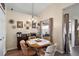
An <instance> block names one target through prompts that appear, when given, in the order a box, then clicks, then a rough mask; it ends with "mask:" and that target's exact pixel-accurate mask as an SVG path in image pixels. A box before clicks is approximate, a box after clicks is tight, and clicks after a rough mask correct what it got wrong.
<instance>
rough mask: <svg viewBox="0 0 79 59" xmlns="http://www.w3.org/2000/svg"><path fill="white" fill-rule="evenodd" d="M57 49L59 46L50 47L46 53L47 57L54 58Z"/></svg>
mask: <svg viewBox="0 0 79 59" xmlns="http://www.w3.org/2000/svg"><path fill="white" fill-rule="evenodd" d="M56 47H57V44H54V45H50V46H48V47H47V49H46V52H45V56H54V55H55V52H56V50H57V49H56Z"/></svg>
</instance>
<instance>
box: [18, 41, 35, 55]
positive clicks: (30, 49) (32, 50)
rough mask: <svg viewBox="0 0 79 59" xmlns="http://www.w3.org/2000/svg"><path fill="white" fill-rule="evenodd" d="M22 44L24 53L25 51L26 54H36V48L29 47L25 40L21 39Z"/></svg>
mask: <svg viewBox="0 0 79 59" xmlns="http://www.w3.org/2000/svg"><path fill="white" fill-rule="evenodd" d="M20 46H21V49H22V53H23V55H24V56H33V55H35V54H36V51H35V50H34V49H32V48H31V47H28V46H27V45H26V44H25V41H24V40H21V41H20Z"/></svg>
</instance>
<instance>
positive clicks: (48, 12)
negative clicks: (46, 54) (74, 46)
mask: <svg viewBox="0 0 79 59" xmlns="http://www.w3.org/2000/svg"><path fill="white" fill-rule="evenodd" d="M62 15H63V11H62V8H61V7H59V5H57V4H55V5H51V6H49V7H48V8H47V9H45V10H44V11H43V12H42V13H40V15H39V16H40V18H41V19H40V20H46V19H49V18H53V35H52V36H53V41H54V43H57V47H58V50H60V51H63V40H62V23H63V22H62Z"/></svg>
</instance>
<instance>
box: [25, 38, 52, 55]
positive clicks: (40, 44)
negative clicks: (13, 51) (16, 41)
mask: <svg viewBox="0 0 79 59" xmlns="http://www.w3.org/2000/svg"><path fill="white" fill-rule="evenodd" d="M26 43H27V44H28V46H29V47H32V48H34V49H35V50H36V54H37V55H38V53H39V51H40V50H41V49H43V48H44V47H47V46H49V45H50V44H51V42H50V41H48V40H46V39H39V38H36V39H29V40H27V41H26Z"/></svg>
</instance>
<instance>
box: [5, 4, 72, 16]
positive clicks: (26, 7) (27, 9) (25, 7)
mask: <svg viewBox="0 0 79 59" xmlns="http://www.w3.org/2000/svg"><path fill="white" fill-rule="evenodd" d="M32 5H33V9H32ZM49 5H60V6H61V7H62V8H65V7H68V6H70V5H72V3H63V4H62V3H61V4H59V3H56V4H55V3H33V4H32V3H6V7H7V8H8V9H11V8H13V9H14V10H15V11H18V12H22V13H28V14H32V11H33V14H34V15H38V14H39V13H41V12H42V11H44V10H45V9H46V8H47V7H48V6H49Z"/></svg>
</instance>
